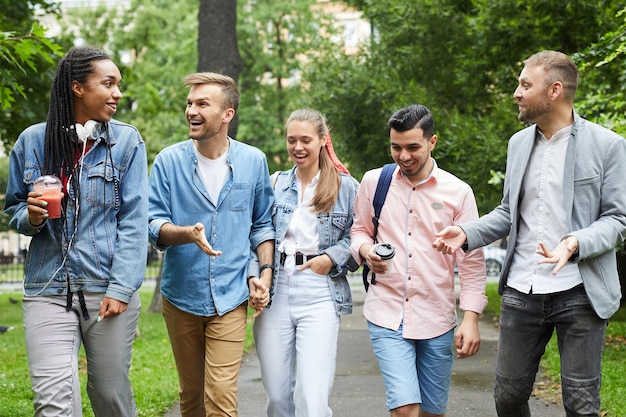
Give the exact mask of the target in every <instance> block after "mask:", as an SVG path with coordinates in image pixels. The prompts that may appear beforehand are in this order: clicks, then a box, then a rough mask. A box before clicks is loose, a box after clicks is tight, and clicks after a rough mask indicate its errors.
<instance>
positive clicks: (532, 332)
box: [494, 285, 607, 417]
mask: <svg viewBox="0 0 626 417" xmlns="http://www.w3.org/2000/svg"><path fill="white" fill-rule="evenodd" d="M606 325H607V320H603V319H601V318H599V317H598V316H597V315H596V313H595V312H594V311H593V309H592V307H591V305H590V304H589V300H588V299H587V295H586V294H585V290H584V288H583V286H582V285H579V286H577V287H574V288H572V289H570V290H567V291H563V292H559V293H554V294H524V293H521V292H519V291H516V290H514V289H512V288H508V287H507V288H506V289H505V290H504V294H503V295H502V300H501V307H500V339H499V343H498V360H497V364H496V379H495V387H494V397H495V401H496V410H497V412H498V416H500V417H529V416H530V408H529V406H528V399H529V397H530V394H531V392H532V389H533V384H534V382H535V376H536V374H537V370H538V369H539V361H540V359H541V356H542V355H543V353H544V352H545V348H546V344H547V343H548V342H549V341H550V338H551V337H552V333H553V331H554V329H556V335H557V341H558V346H559V353H560V355H561V383H562V395H563V405H564V406H565V411H566V413H567V416H568V417H574V416H599V415H600V383H601V365H602V350H603V348H604V335H605V330H606Z"/></svg>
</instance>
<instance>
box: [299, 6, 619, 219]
mask: <svg viewBox="0 0 626 417" xmlns="http://www.w3.org/2000/svg"><path fill="white" fill-rule="evenodd" d="M348 3H349V4H351V5H354V6H357V7H359V8H360V9H361V10H362V11H363V13H364V16H365V18H367V19H368V20H369V21H370V22H371V23H372V25H373V27H374V31H373V33H374V37H373V42H372V43H371V44H370V45H368V46H367V47H366V48H364V49H363V52H362V53H361V54H360V55H359V56H357V57H347V58H346V57H341V56H339V55H336V56H335V57H334V59H333V60H325V61H323V62H322V63H321V65H320V63H319V62H318V65H315V66H312V67H311V68H306V71H307V73H306V74H305V76H304V77H303V78H304V81H305V83H304V85H309V86H310V87H311V88H310V89H309V90H307V97H306V98H307V100H308V102H309V103H311V105H312V106H314V107H318V108H320V109H322V110H323V111H324V112H326V114H327V115H328V116H329V120H331V122H332V123H333V124H334V126H335V128H334V133H335V136H338V137H340V138H341V142H342V143H343V144H344V146H348V144H349V146H348V147H349V148H350V149H348V150H347V151H346V150H345V149H344V148H342V151H341V152H346V153H347V155H348V157H347V158H346V159H348V161H349V163H350V167H351V168H352V171H353V174H355V176H357V177H358V176H359V175H361V174H362V171H363V170H364V169H370V168H372V167H375V166H380V165H381V164H382V163H384V162H387V161H388V160H389V152H388V149H387V146H386V142H387V140H388V134H387V132H386V123H385V122H386V120H387V119H388V118H389V116H390V115H391V113H392V112H393V111H395V110H397V109H398V108H400V107H404V106H406V105H408V104H411V103H415V102H420V103H422V104H425V105H427V106H428V107H429V108H430V109H431V111H432V112H433V115H434V117H435V122H436V132H437V134H438V136H439V138H440V139H439V142H438V145H437V148H436V149H435V151H434V156H435V158H436V159H437V162H438V164H439V166H441V167H443V168H444V169H447V170H449V171H451V172H452V173H454V174H456V175H457V176H459V177H460V178H461V179H463V180H465V181H466V182H468V183H469V184H470V185H471V186H472V187H473V189H474V192H475V194H476V197H477V201H478V206H479V210H480V212H482V213H484V212H486V211H489V210H491V209H492V208H493V207H494V206H495V205H496V204H497V203H498V202H499V201H500V198H501V183H498V182H497V180H496V181H495V182H494V181H493V175H492V173H491V171H494V172H495V173H497V172H503V171H504V169H505V159H506V143H507V141H508V139H509V137H510V136H511V135H512V134H513V133H514V132H515V131H516V130H519V129H520V128H522V127H523V126H522V125H520V124H519V122H517V120H516V108H515V106H514V101H513V99H512V92H513V90H514V88H515V85H516V78H517V76H518V74H519V71H520V70H521V61H522V60H523V59H525V58H526V57H528V56H529V55H530V54H532V53H534V52H536V51H538V50H541V49H546V48H551V49H557V50H562V51H564V52H566V53H570V54H573V53H575V52H577V51H581V50H583V49H584V48H585V47H587V46H588V45H590V44H591V43H593V42H596V41H597V39H598V27H601V28H603V29H607V30H613V29H615V28H616V27H617V26H618V25H619V21H618V19H616V17H615V13H616V12H617V10H618V9H617V6H616V4H617V3H616V2H604V1H594V2H589V1H584V0H578V1H574V2H546V1H543V0H533V1H529V2H511V1H507V0H476V1H469V0H467V1H458V0H444V1H441V0H422V1H419V2H408V1H406V0H388V1H385V2H380V1H375V0H349V1H348ZM612 85H614V84H612ZM383 144H385V145H383ZM383 146H385V148H383ZM339 155H340V156H342V157H343V156H344V155H345V154H344V153H339Z"/></svg>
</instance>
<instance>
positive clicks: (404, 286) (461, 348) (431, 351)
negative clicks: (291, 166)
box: [350, 104, 487, 417]
mask: <svg viewBox="0 0 626 417" xmlns="http://www.w3.org/2000/svg"><path fill="white" fill-rule="evenodd" d="M388 125H389V136H390V139H391V155H392V157H393V159H394V161H395V162H396V164H397V165H398V168H396V170H395V172H394V174H393V178H392V180H391V184H390V186H389V191H388V194H387V198H386V200H385V204H384V206H383V209H382V212H381V214H380V219H379V224H380V225H379V228H378V232H377V233H378V234H377V241H378V242H381V243H389V244H391V245H392V246H393V247H394V248H395V252H396V254H395V256H394V257H393V259H392V262H391V266H390V269H387V264H386V263H385V262H384V261H383V260H381V258H380V257H379V256H378V255H376V254H375V248H376V246H377V245H376V244H374V243H373V232H374V225H373V223H372V217H373V216H374V209H373V205H372V200H373V198H374V193H375V190H376V184H377V182H378V177H379V176H380V174H381V169H380V168H379V169H374V170H371V171H368V172H366V173H365V175H364V176H363V181H362V182H361V186H360V188H359V191H358V194H357V197H356V201H355V206H354V210H355V213H354V225H353V226H352V231H351V234H350V236H351V239H352V242H351V251H352V254H353V256H354V258H355V259H356V260H357V262H359V263H363V262H367V264H368V266H369V267H370V268H371V270H372V271H373V272H374V273H375V274H376V282H375V283H372V284H371V285H370V286H369V290H368V292H367V296H366V297H365V304H364V306H363V313H364V315H365V318H366V319H367V321H368V326H369V331H370V338H371V341H372V346H373V348H374V353H375V354H376V357H377V359H378V364H379V367H380V370H381V373H382V376H383V381H384V383H385V388H386V396H387V409H389V410H390V412H391V416H392V417H405V416H407V417H417V416H420V417H428V416H443V415H444V413H445V410H446V406H447V402H448V391H449V388H450V377H451V373H452V363H453V360H454V355H453V352H452V349H453V347H452V346H453V344H454V345H455V346H456V351H457V357H458V358H466V357H469V356H472V355H474V354H476V353H477V352H478V349H479V347H480V335H479V332H478V315H479V314H480V313H482V311H483V309H484V307H485V305H486V304H487V297H486V296H485V283H486V276H485V263H484V257H483V253H482V251H481V250H477V251H473V252H468V253H467V254H465V253H463V251H460V250H459V251H457V253H456V257H446V255H445V254H443V253H441V252H437V251H436V250H434V249H433V248H432V246H431V243H432V241H433V239H434V236H435V233H436V232H437V231H439V230H441V229H442V228H443V227H445V226H448V225H455V224H458V223H463V222H467V221H471V220H474V219H477V218H478V210H477V208H476V201H475V199H474V194H473V192H472V189H471V188H470V186H469V185H468V184H466V183H464V182H463V181H461V180H460V179H458V178H456V177H455V176H453V175H451V174H450V173H448V172H446V171H444V170H442V169H439V168H438V167H437V164H436V163H435V160H434V159H433V158H432V157H431V151H432V150H433V149H434V147H435V144H436V143H437V136H436V135H435V134H434V120H433V116H432V114H431V113H430V111H429V110H428V109H427V108H426V107H425V106H423V105H419V104H415V105H411V106H408V107H405V108H403V109H400V110H398V111H396V112H395V113H394V114H393V116H392V117H391V118H390V119H389V122H388ZM455 261H456V263H457V266H458V271H459V277H460V281H461V295H460V308H461V310H464V315H463V321H462V323H461V325H460V326H459V327H458V329H457V331H456V335H455V334H454V329H455V328H456V326H457V317H456V303H455V290H454V263H455Z"/></svg>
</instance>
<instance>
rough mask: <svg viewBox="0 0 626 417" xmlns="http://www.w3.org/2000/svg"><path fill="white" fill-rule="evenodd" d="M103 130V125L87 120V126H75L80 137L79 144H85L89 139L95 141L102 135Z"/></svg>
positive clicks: (78, 124)
mask: <svg viewBox="0 0 626 417" xmlns="http://www.w3.org/2000/svg"><path fill="white" fill-rule="evenodd" d="M101 128H102V123H100V122H96V121H95V120H87V123H85V125H84V126H83V125H81V124H80V123H76V124H75V125H74V129H76V136H78V142H79V143H83V142H85V141H86V140H88V139H95V138H96V137H97V136H99V135H100V129H101Z"/></svg>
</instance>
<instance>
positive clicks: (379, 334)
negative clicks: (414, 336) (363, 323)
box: [367, 321, 454, 414]
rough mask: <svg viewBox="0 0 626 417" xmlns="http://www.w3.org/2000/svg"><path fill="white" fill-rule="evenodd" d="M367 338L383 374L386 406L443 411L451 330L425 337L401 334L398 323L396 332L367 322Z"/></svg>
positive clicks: (388, 407)
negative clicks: (424, 338)
mask: <svg viewBox="0 0 626 417" xmlns="http://www.w3.org/2000/svg"><path fill="white" fill-rule="evenodd" d="M367 324H368V328H369V332H370V339H371V341H372V347H373V348H374V353H375V354H376V358H377V359H378V366H379V368H380V372H381V374H382V376H383V382H384V383H385V390H386V395H387V409H388V410H393V409H394V408H398V407H401V406H403V405H408V404H421V405H420V407H421V408H422V409H423V410H424V411H427V412H429V413H432V414H444V413H445V411H446V407H447V405H448V392H449V390H450V378H451V375H452V364H453V362H454V355H453V353H452V344H453V342H454V329H452V330H450V331H449V332H447V333H445V334H443V335H441V336H438V337H435V338H433V339H426V340H411V339H405V338H403V337H402V324H400V328H399V329H398V330H397V331H393V330H390V329H386V328H384V327H380V326H377V325H375V324H373V323H371V322H369V321H368V323H367Z"/></svg>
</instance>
